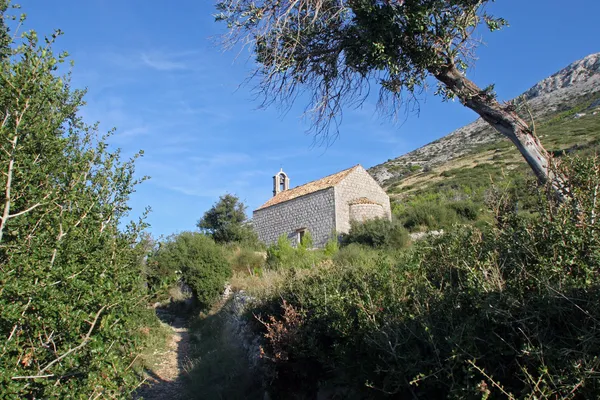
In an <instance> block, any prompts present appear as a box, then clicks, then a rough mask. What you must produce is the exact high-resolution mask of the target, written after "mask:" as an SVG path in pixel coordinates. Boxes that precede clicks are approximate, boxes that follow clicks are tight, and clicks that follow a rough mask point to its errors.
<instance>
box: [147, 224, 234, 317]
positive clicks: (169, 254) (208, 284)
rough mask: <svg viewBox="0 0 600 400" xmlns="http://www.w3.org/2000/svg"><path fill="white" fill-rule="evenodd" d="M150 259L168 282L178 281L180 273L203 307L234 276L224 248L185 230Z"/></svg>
mask: <svg viewBox="0 0 600 400" xmlns="http://www.w3.org/2000/svg"><path fill="white" fill-rule="evenodd" d="M151 262H152V264H153V265H156V268H157V270H159V271H161V273H163V276H165V278H164V279H167V280H168V281H173V280H176V277H177V274H178V273H181V276H182V279H183V281H184V282H185V283H186V284H187V285H189V286H190V288H191V289H192V292H193V293H194V298H195V299H196V301H197V302H198V305H199V306H200V307H201V308H204V309H206V308H209V307H210V306H211V305H212V304H213V303H214V301H215V300H217V298H218V297H219V295H220V294H221V292H222V291H223V287H224V285H225V282H226V281H227V279H229V278H230V277H231V265H230V264H229V261H228V260H227V258H226V257H225V252H224V251H223V248H222V247H221V246H219V245H217V244H216V243H215V242H214V240H212V239H211V238H210V237H209V236H206V235H204V234H201V233H195V232H183V233H180V234H178V235H174V236H171V237H169V238H168V239H167V240H166V241H164V242H163V243H160V247H159V248H158V249H157V251H156V252H155V254H154V255H153V256H152V260H151Z"/></svg>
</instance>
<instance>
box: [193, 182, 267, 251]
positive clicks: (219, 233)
mask: <svg viewBox="0 0 600 400" xmlns="http://www.w3.org/2000/svg"><path fill="white" fill-rule="evenodd" d="M246 222H247V221H246V206H245V205H244V203H242V202H241V201H240V200H239V198H238V197H236V196H234V195H231V194H225V195H223V196H221V197H220V198H219V201H218V202H216V203H215V205H213V206H212V207H211V209H210V210H208V211H206V212H205V213H204V216H203V217H202V218H201V219H200V220H199V221H198V224H197V226H198V228H199V229H200V230H202V231H203V232H204V233H207V234H210V235H211V236H212V238H213V239H214V240H215V242H217V243H231V242H240V243H244V244H246V245H254V246H258V237H257V236H256V233H255V232H254V230H253V229H252V227H250V226H249V225H248V224H247V223H246Z"/></svg>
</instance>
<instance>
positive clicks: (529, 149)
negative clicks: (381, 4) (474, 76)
mask: <svg viewBox="0 0 600 400" xmlns="http://www.w3.org/2000/svg"><path fill="white" fill-rule="evenodd" d="M430 72H431V73H432V74H433V76H435V77H436V78H437V79H438V80H439V81H440V82H442V83H443V84H444V85H446V87H447V88H448V89H450V90H451V91H452V92H453V93H454V94H455V95H456V96H457V97H458V98H459V99H460V101H461V102H462V103H463V104H464V105H465V106H467V107H468V108H470V109H471V110H473V111H475V112H476V113H477V114H479V116H481V118H483V120H484V121H486V122H487V123H488V124H490V125H491V126H492V127H494V128H495V129H496V130H497V131H498V132H500V133H501V134H502V135H504V136H506V137H507V138H509V139H510V141H511V142H513V144H514V145H515V146H517V149H519V152H520V153H521V155H522V156H523V158H525V161H527V164H529V166H530V167H531V169H532V170H533V173H534V174H535V176H536V177H537V179H538V181H539V182H540V183H541V184H546V183H547V182H550V183H551V184H552V187H553V188H554V190H555V192H556V195H557V196H558V198H559V199H560V200H562V199H563V193H562V190H561V187H562V186H563V185H561V184H560V178H559V177H557V176H555V175H554V174H553V173H552V171H550V169H549V164H550V156H549V154H548V152H547V151H546V149H544V146H542V144H541V143H540V141H539V139H538V138H537V137H536V136H535V134H534V132H533V131H532V130H531V128H529V126H528V125H527V123H526V122H525V121H523V119H522V118H521V117H519V115H518V114H517V113H516V112H515V111H514V110H513V109H511V108H510V107H507V106H503V105H501V104H500V103H498V101H496V100H495V99H494V98H493V97H492V96H490V95H489V94H488V93H486V92H485V91H483V90H481V89H480V88H479V87H478V86H477V85H476V84H475V83H473V82H472V81H471V80H469V79H467V78H466V77H465V75H464V74H463V73H461V72H460V71H459V70H458V69H457V68H456V67H455V66H454V65H449V66H445V67H442V68H439V69H437V70H434V71H430Z"/></svg>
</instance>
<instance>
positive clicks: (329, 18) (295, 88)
mask: <svg viewBox="0 0 600 400" xmlns="http://www.w3.org/2000/svg"><path fill="white" fill-rule="evenodd" d="M492 1H493V0H219V1H218V3H217V9H218V14H217V15H216V19H217V20H218V21H224V22H225V23H226V24H227V27H228V35H226V43H227V44H228V45H235V44H237V43H240V42H241V43H243V44H245V45H249V46H251V47H252V49H253V52H254V54H255V57H256V65H257V68H256V71H255V75H254V76H255V77H257V78H258V79H260V83H259V88H260V92H261V93H262V94H263V95H264V98H265V101H266V103H270V102H274V101H277V102H283V103H284V104H289V102H290V101H293V100H294V99H296V97H297V95H298V94H300V93H303V92H307V93H308V94H309V96H310V104H309V105H308V107H307V109H308V110H309V111H310V112H311V113H312V115H313V117H314V119H313V123H314V124H313V127H314V128H315V130H316V134H317V135H325V137H326V136H327V134H328V133H329V132H330V129H331V128H332V127H333V128H337V126H338V123H339V121H340V118H341V111H342V106H343V105H345V104H357V103H358V104H360V103H361V102H362V101H364V100H365V99H366V97H367V96H368V94H369V91H370V89H371V85H372V84H373V83H377V84H378V86H379V88H380V91H379V99H380V101H379V105H380V106H381V107H383V109H384V110H388V111H391V112H392V113H396V112H397V111H398V110H399V108H400V106H401V105H402V103H408V104H411V103H412V102H413V101H415V95H416V94H418V93H419V91H420V90H422V89H423V88H424V87H425V86H426V80H427V79H428V78H430V77H433V78H435V79H436V80H437V82H438V85H439V86H438V90H437V92H436V94H439V95H441V96H443V97H444V98H445V99H450V98H455V97H456V98H458V100H460V102H461V103H462V104H463V105H465V106H466V107H468V108H470V109H471V110H473V111H475V112H476V113H477V114H479V115H480V116H481V118H483V120H485V121H486V122H487V123H488V124H490V125H491V126H492V127H494V128H495V129H496V130H497V131H498V132H500V133H501V134H502V135H504V136H505V137H507V138H508V139H510V140H511V141H512V143H513V144H514V145H515V146H516V147H517V148H518V150H519V151H520V153H521V154H522V155H523V157H524V158H525V160H526V161H527V163H528V164H529V165H530V167H531V169H532V170H533V172H534V173H535V175H536V176H537V178H538V180H539V181H540V182H548V181H550V182H554V181H555V177H554V176H553V174H552V172H551V171H550V170H549V163H550V159H549V155H548V153H547V152H546V150H545V149H544V148H543V146H542V145H541V143H540V141H539V140H538V138H537V137H536V136H535V132H534V131H533V129H532V128H531V127H530V126H529V125H528V124H527V123H526V122H525V121H524V120H523V119H522V118H520V117H519V115H518V114H517V112H516V110H515V106H514V105H513V104H501V103H499V102H498V101H497V100H496V98H495V95H494V93H493V85H490V86H488V87H486V88H483V89H482V88H480V87H478V86H477V85H476V84H475V83H474V82H472V81H471V80H469V79H468V78H467V76H466V71H467V70H468V68H469V67H470V66H471V65H472V63H473V60H474V57H473V56H474V50H475V48H476V47H477V44H478V42H479V41H478V40H477V38H476V35H475V32H476V30H477V29H478V28H479V27H483V28H486V29H490V30H491V31H495V30H498V29H500V28H502V27H503V26H505V25H506V21H505V20H504V19H502V18H497V17H494V16H492V15H489V14H488V13H487V12H486V8H485V7H486V5H488V4H489V3H491V2H492ZM413 104H414V103H413ZM336 133H337V131H336Z"/></svg>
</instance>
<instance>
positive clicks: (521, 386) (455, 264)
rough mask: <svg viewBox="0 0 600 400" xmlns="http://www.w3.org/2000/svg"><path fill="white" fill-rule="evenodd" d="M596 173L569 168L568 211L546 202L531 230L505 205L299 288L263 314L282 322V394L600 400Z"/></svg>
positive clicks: (277, 363) (529, 222)
mask: <svg viewBox="0 0 600 400" xmlns="http://www.w3.org/2000/svg"><path fill="white" fill-rule="evenodd" d="M599 171H600V160H599V159H597V158H588V159H574V160H564V161H563V163H562V164H561V166H560V173H561V174H562V176H565V177H567V179H568V181H567V183H566V185H567V188H568V193H569V199H568V200H567V202H566V203H563V204H555V203H554V202H553V201H549V200H547V197H546V196H544V195H543V193H540V194H539V195H538V196H537V197H536V201H535V203H534V204H533V205H532V211H534V212H533V213H531V214H528V216H527V217H524V216H523V214H521V213H520V212H518V211H515V209H516V207H515V204H514V202H515V197H514V196H512V195H511V194H510V192H509V193H505V194H502V195H500V196H498V197H497V202H496V205H495V207H494V209H493V215H494V216H495V223H494V224H493V225H490V226H488V227H487V228H485V229H484V230H483V231H481V230H479V229H476V228H473V227H463V228H460V229H456V230H454V231H452V232H451V233H448V234H445V235H443V236H441V237H438V238H435V239H431V241H430V242H427V243H423V244H422V245H417V246H416V247H415V248H413V249H411V250H409V251H405V252H404V253H402V254H399V255H397V256H396V257H395V258H390V257H380V256H377V255H376V253H377V252H376V251H375V250H370V252H371V253H370V254H369V253H368V252H367V251H365V249H364V248H360V247H358V246H357V245H352V246H348V247H346V248H345V249H342V250H341V251H340V253H338V256H337V257H338V258H344V257H345V258H346V260H347V261H346V262H341V263H337V262H336V264H335V265H334V266H333V267H330V268H321V269H318V270H316V271H315V273H313V274H309V275H306V276H297V277H295V278H292V279H290V280H288V281H287V282H286V285H285V287H284V288H283V289H282V290H281V291H279V292H278V293H277V296H276V297H275V296H274V297H273V298H270V299H268V301H267V303H266V304H265V306H264V308H263V311H264V312H267V311H268V310H270V312H271V313H274V316H273V318H272V319H264V318H263V321H266V323H265V324H264V325H262V327H263V330H264V332H265V334H266V343H265V347H264V350H265V354H266V356H267V357H268V359H269V360H270V362H269V364H268V366H269V368H271V370H272V375H271V376H273V377H275V378H274V381H273V387H274V388H275V389H276V390H278V391H285V390H287V389H289V388H290V387H293V388H297V390H299V391H301V392H302V393H303V394H305V395H306V396H307V397H309V398H310V397H314V396H315V395H316V393H317V392H318V390H319V388H323V387H327V386H334V387H339V388H344V389H345V393H344V396H345V397H347V398H388V397H389V398H452V399H463V398H473V399H475V398H509V399H517V398H523V399H525V398H598V397H599V396H600V384H599V381H598V379H597V377H596V373H595V371H597V370H598V368H600V330H599V329H598V321H599V320H600V298H599V297H598V296H597V291H598V288H599V287H600V275H599V274H598V271H599V270H600V230H599V229H598V221H597V216H598V212H600V204H598V202H597V199H596V197H597V187H599V186H600V172H599ZM344 251H347V254H346V255H342V253H343V252H344ZM350 255H352V257H351V258H350V257H349V256H350ZM282 299H283V303H282ZM284 393H285V392H284ZM278 394H279V392H277V393H275V396H277V395H278Z"/></svg>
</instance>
